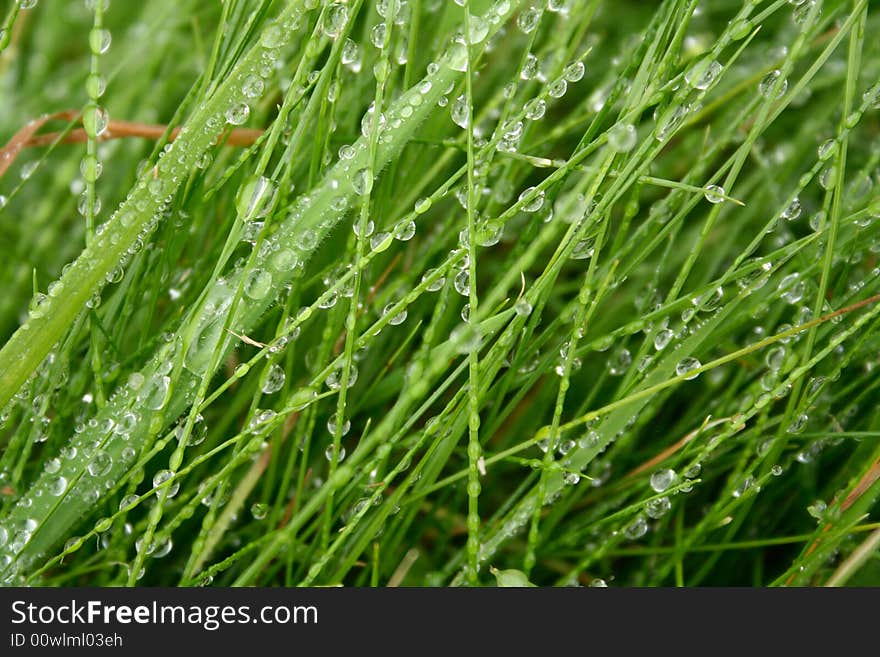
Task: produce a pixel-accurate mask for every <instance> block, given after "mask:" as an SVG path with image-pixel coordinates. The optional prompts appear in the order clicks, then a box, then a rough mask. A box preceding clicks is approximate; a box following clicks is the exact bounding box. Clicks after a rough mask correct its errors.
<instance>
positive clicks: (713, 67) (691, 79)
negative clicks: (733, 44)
mask: <svg viewBox="0 0 880 657" xmlns="http://www.w3.org/2000/svg"><path fill="white" fill-rule="evenodd" d="M722 70H723V67H722V66H721V64H719V63H718V62H716V61H715V60H714V59H709V58H705V59H702V60H700V61H699V62H697V63H696V64H694V65H693V66H691V68H690V69H689V70H688V72H687V73H685V74H684V81H685V82H687V84H688V85H690V86H691V87H693V88H694V89H699V90H700V91H704V90H706V89H708V88H709V87H711V86H712V84H713V83H714V82H715V80H717V79H718V76H719V75H721V71H722Z"/></svg>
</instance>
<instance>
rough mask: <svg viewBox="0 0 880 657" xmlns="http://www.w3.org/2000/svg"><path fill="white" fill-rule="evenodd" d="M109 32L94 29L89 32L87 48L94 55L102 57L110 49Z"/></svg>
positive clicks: (97, 28)
mask: <svg viewBox="0 0 880 657" xmlns="http://www.w3.org/2000/svg"><path fill="white" fill-rule="evenodd" d="M110 41H111V38H110V30H107V29H103V28H99V27H95V28H92V29H91V30H90V31H89V48H91V49H92V52H93V53H95V54H96V55H103V54H104V53H105V52H107V51H108V50H109V49H110Z"/></svg>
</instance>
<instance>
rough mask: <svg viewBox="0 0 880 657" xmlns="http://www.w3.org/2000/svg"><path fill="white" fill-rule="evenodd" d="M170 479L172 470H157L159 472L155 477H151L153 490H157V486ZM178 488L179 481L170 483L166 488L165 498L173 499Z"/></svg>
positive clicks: (172, 474) (172, 473)
mask: <svg viewBox="0 0 880 657" xmlns="http://www.w3.org/2000/svg"><path fill="white" fill-rule="evenodd" d="M172 477H174V472H173V471H172V470H159V472H157V473H156V474H155V475H153V488H159V486H161V485H162V484H164V483H165V482H166V481H168V480H169V479H171V478H172ZM179 488H180V481H179V480H175V481H174V482H172V483H171V484H170V485H169V486H168V488H167V493H166V497H167V498H169V499H170V498H172V497H174V496H175V495H177V491H178V489H179Z"/></svg>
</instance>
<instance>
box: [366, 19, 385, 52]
mask: <svg viewBox="0 0 880 657" xmlns="http://www.w3.org/2000/svg"><path fill="white" fill-rule="evenodd" d="M386 34H388V27H387V26H386V25H385V23H384V22H381V23H377V24H376V25H374V26H373V29H372V30H370V42H371V43H372V44H373V45H374V46H375V47H376V48H379V49H380V50H381V49H382V48H384V47H385V35H386Z"/></svg>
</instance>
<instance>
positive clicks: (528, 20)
mask: <svg viewBox="0 0 880 657" xmlns="http://www.w3.org/2000/svg"><path fill="white" fill-rule="evenodd" d="M540 21H541V10H540V9H538V8H537V7H527V8H526V9H524V10H522V11H521V12H520V13H519V16H517V18H516V26H517V27H518V28H519V29H521V30H522V31H523V32H525V33H526V34H528V33H529V32H532V31H534V29H535V28H536V27H538V23H539V22H540Z"/></svg>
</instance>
